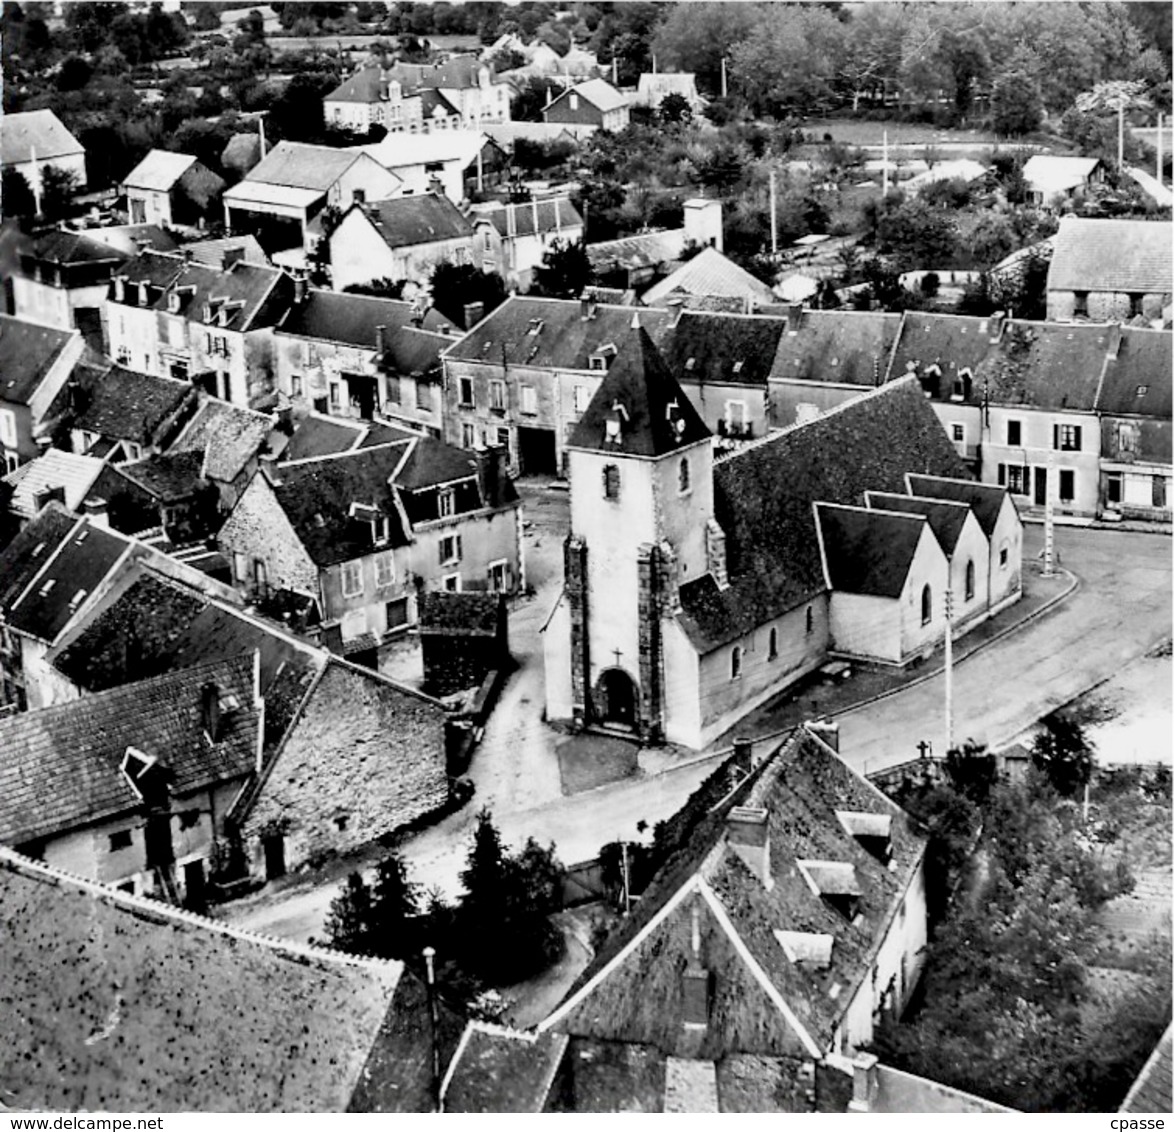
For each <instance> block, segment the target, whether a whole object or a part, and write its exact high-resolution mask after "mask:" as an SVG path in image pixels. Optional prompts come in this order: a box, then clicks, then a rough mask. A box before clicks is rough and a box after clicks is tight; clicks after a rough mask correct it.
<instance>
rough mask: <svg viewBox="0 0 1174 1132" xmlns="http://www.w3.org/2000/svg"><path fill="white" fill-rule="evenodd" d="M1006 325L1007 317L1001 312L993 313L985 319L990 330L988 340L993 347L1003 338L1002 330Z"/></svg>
mask: <svg viewBox="0 0 1174 1132" xmlns="http://www.w3.org/2000/svg"><path fill="white" fill-rule="evenodd" d="M1006 325H1007V315H1006V313H1005V312H1003V311H995V312H994V314H992V315H991V316H990V318H988V319H987V326H988V327H989V330H990V340H991V345H992V346H993V345H994V344H995V343H997V342H998V341H999V340H1000V339H1001V338H1002V337H1003V330H1004V329H1005V327H1006Z"/></svg>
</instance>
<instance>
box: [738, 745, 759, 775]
mask: <svg viewBox="0 0 1174 1132" xmlns="http://www.w3.org/2000/svg"><path fill="white" fill-rule="evenodd" d="M734 762H735V763H737V765H738V768H739V769H740V770H745V771H747V772H750V771H751V770H753V769H754V740H753V739H735V740H734Z"/></svg>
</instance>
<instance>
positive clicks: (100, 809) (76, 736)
mask: <svg viewBox="0 0 1174 1132" xmlns="http://www.w3.org/2000/svg"><path fill="white" fill-rule="evenodd" d="M253 683H254V677H253V659H252V657H248V656H245V657H240V658H238V659H235V660H228V661H215V662H213V663H210V664H204V665H199V666H197V667H194V668H186V669H183V670H182V671H179V672H171V673H167V674H165V675H162V676H153V677H151V678H150V679H147V680H140V681H138V682H137V683H134V684H126V685H123V686H122V687H120V688H113V689H111V690H110V691H107V692H98V693H96V694H94V695H89V696H83V697H81V698H80V699H76V700H70V701H69V702H67V703H62V704H57V705H55V706H53V707H46V708H41V709H40V710H39V711H27V712H20V713H18V714H17V715H11V716H8V717H7V718H6V719H0V747H2V748H3V750H4V760H3V763H2V764H0V843H3V844H5V845H21V844H23V843H25V842H28V841H32V840H34V839H37V838H43V837H50V836H55V835H59V834H63V833H66V832H68V831H70V830H74V829H77V828H78V827H79V826H82V825H87V824H89V823H91V822H97V821H102V820H104V819H106V818H110V817H114V816H115V815H117V814H123V813H127V812H129V811H135V810H138V809H140V807H141V806H142V800H141V798H140V797H139V795H138V794H137V793H136V792H135V790H134V789H133V788H132V787H131V785H130V783H129V782H128V781H127V778H126V776H125V775H124V774H123V772H122V770H121V769H120V768H121V764H122V760H123V757H124V756H125V754H126V749H127V747H134V748H135V749H136V750H138V751H141V752H142V753H143V754H145V755H147V756H148V757H149V758H154V759H157V760H158V762H159V765H160V766H161V767H164V768H166V769H167V770H168V771H169V772H170V787H171V793H172V795H173V796H174V797H175V798H176V799H180V798H183V797H184V796H187V795H190V794H192V793H194V792H196V791H197V790H204V789H207V788H209V787H211V786H215V785H219V784H222V783H228V782H232V781H235V780H243V779H244V778H246V777H247V776H248V775H249V774H250V773H251V772H252V771H253V769H254V768H255V766H256V762H257V739H258V730H259V728H260V724H261V718H260V712H259V711H258V709H257V707H256V705H255V700H256V691H255V689H254V687H253ZM207 684H215V685H216V687H217V688H218V690H219V693H220V696H221V700H222V702H224V701H225V699H226V697H228V696H232V697H234V698H235V700H236V703H237V704H238V706H237V707H235V708H231V709H226V710H225V711H224V712H223V714H222V716H221V732H220V734H219V735H217V736H216V741H215V742H213V743H209V741H208V737H207V736H206V734H205V731H204V719H203V715H202V707H201V696H202V690H203V688H204V686H205V685H207Z"/></svg>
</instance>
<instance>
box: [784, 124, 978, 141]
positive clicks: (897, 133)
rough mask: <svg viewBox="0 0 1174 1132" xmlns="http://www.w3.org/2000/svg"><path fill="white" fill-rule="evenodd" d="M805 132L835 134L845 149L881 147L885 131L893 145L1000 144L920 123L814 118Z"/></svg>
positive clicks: (974, 132) (973, 134)
mask: <svg viewBox="0 0 1174 1132" xmlns="http://www.w3.org/2000/svg"><path fill="white" fill-rule="evenodd" d="M803 130H804V132H805V133H808V134H810V135H811V136H813V137H815V138H817V139H821V138H822V137H823V135H824V134H831V135H832V137H833V138H834V139H835V140H836V141H838V142H843V143H844V144H845V145H880V144H881V140H882V134H884V132H885V131H888V135H889V145H939V144H941V143H943V142H957V143H961V144H969V145H974V144H981V145H995V144H996V143H997V142H998V141H999V138H998V136H997V135H996V134H994V133H993V132H991V131H989V130H943V129H939V128H938V127H936V126H927V125H923V124H921V123H920V122H864V121H861V120H859V119H857V118H810V119H808V120H807V121H805V122H804V123H803Z"/></svg>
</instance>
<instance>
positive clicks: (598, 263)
mask: <svg viewBox="0 0 1174 1132" xmlns="http://www.w3.org/2000/svg"><path fill="white" fill-rule="evenodd" d="M684 250H685V229H684V228H671V229H669V230H668V231H665V232H645V233H644V234H643V235H639V236H622V237H620V239H618V240H603V241H601V242H600V243H597V244H588V245H587V258H588V259H589V260H590V261H591V269H592V270H593V271H594V272H596V274H601V273H606V272H609V271H615V270H616V269H623V270H626V271H632V270H634V269H636V268H640V267H660V266H661V265H662V264H666V263H673V262H675V261H676V260H677V259H678V258H679V257H680V255H681V253H682V252H683V251H684Z"/></svg>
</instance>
